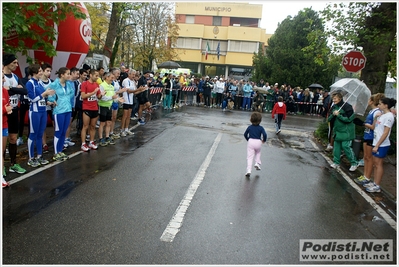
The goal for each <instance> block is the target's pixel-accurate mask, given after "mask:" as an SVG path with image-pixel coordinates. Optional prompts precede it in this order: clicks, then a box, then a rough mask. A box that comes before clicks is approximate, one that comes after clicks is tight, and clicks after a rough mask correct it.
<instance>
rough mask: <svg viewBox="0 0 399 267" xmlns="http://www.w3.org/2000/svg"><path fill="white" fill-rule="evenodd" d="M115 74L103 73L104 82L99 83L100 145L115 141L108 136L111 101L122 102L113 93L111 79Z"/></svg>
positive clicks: (112, 143)
mask: <svg viewBox="0 0 399 267" xmlns="http://www.w3.org/2000/svg"><path fill="white" fill-rule="evenodd" d="M114 79H115V76H114V75H113V74H112V73H111V72H108V73H106V74H104V82H102V83H101V84H100V91H101V95H100V96H99V100H98V106H99V115H100V127H99V129H98V136H99V139H100V146H106V145H108V144H110V145H114V144H115V142H114V140H113V139H112V138H110V137H109V133H110V130H111V122H112V109H111V106H112V103H113V102H118V101H119V102H121V103H122V102H123V98H121V97H119V96H118V95H117V94H115V89H114V86H113V85H112V81H113V80H114ZM104 126H105V138H103V131H104Z"/></svg>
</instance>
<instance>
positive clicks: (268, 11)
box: [249, 1, 331, 34]
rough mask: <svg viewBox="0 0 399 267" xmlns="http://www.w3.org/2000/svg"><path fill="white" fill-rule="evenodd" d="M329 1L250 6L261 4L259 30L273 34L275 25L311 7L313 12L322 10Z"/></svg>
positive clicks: (265, 2) (259, 2)
mask: <svg viewBox="0 0 399 267" xmlns="http://www.w3.org/2000/svg"><path fill="white" fill-rule="evenodd" d="M329 2H331V1H251V2H249V3H251V4H262V5H263V8H262V20H261V28H264V29H266V33H271V34H272V33H274V32H275V31H276V29H277V24H278V23H281V22H282V21H283V20H284V19H286V18H287V16H291V17H294V16H296V15H297V14H298V12H299V11H300V10H302V9H304V8H310V7H312V9H313V10H315V11H320V10H323V9H324V7H326V5H327V4H328V3H329Z"/></svg>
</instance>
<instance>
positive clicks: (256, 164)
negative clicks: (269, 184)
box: [254, 163, 260, 171]
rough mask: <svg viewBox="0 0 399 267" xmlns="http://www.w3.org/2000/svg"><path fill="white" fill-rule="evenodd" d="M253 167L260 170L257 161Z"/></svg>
mask: <svg viewBox="0 0 399 267" xmlns="http://www.w3.org/2000/svg"><path fill="white" fill-rule="evenodd" d="M254 168H255V169H256V170H257V171H260V165H259V164H258V163H255V165H254Z"/></svg>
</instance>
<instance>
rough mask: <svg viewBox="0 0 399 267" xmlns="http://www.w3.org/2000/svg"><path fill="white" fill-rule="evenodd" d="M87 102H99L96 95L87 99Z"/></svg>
mask: <svg viewBox="0 0 399 267" xmlns="http://www.w3.org/2000/svg"><path fill="white" fill-rule="evenodd" d="M87 101H97V96H96V95H92V96H90V97H89V98H87Z"/></svg>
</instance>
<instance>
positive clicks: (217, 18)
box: [212, 17, 222, 26]
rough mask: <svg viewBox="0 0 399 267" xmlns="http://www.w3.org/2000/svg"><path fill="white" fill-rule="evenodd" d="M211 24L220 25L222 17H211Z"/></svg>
mask: <svg viewBox="0 0 399 267" xmlns="http://www.w3.org/2000/svg"><path fill="white" fill-rule="evenodd" d="M212 25H213V26H222V17H213V22H212Z"/></svg>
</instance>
